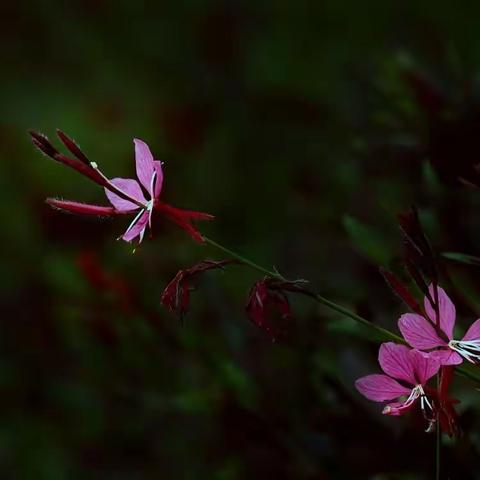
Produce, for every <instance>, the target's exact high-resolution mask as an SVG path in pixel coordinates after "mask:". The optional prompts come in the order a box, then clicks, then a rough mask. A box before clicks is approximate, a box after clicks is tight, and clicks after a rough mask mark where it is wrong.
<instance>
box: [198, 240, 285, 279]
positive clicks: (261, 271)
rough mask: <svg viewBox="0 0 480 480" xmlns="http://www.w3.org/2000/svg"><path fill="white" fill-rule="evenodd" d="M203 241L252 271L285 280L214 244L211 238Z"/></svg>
mask: <svg viewBox="0 0 480 480" xmlns="http://www.w3.org/2000/svg"><path fill="white" fill-rule="evenodd" d="M203 239H204V240H205V243H208V244H209V245H211V246H212V247H215V248H217V249H218V250H221V251H222V252H223V253H226V254H227V255H229V256H230V257H233V258H235V259H236V260H238V261H239V262H241V263H244V264H245V265H248V266H249V267H252V268H253V269H254V270H257V271H258V272H260V273H263V274H264V275H267V276H268V277H273V278H278V279H279V280H285V278H283V277H282V275H280V274H279V273H277V272H271V271H270V270H267V269H266V268H263V267H262V266H260V265H258V264H257V263H255V262H252V261H251V260H249V259H248V258H245V257H242V255H239V254H238V253H236V252H234V251H232V250H230V249H228V248H227V247H224V246H223V245H220V244H219V243H217V242H215V241H214V240H212V239H211V238H208V237H203Z"/></svg>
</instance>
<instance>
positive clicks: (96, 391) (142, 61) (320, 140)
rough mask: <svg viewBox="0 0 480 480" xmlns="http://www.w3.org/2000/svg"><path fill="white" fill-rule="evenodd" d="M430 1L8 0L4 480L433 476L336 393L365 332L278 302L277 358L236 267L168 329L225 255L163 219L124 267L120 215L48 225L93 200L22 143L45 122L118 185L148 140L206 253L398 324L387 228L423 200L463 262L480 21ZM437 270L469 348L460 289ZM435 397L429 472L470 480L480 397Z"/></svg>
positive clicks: (396, 252) (402, 431)
mask: <svg viewBox="0 0 480 480" xmlns="http://www.w3.org/2000/svg"><path fill="white" fill-rule="evenodd" d="M448 3H450V2H433V1H424V2H392V1H387V2H385V1H367V2H356V1H345V2H339V1H337V0H332V1H330V0H328V1H326V0H320V1H317V2H311V1H307V0H305V1H304V0H300V1H295V2H288V1H283V0H272V1H262V2H242V1H238V0H231V1H224V2H221V1H216V0H196V1H195V0H191V1H183V0H177V1H170V2H146V1H145V2H143V1H138V2H137V1H135V2H134V1H129V0H117V1H115V2H114V1H111V0H83V1H80V0H72V1H70V2H59V1H48V0H31V1H25V0H20V1H17V2H4V3H3V4H2V6H1V7H0V52H1V54H0V55H1V66H2V68H1V70H2V75H1V77H0V103H1V112H2V113H1V121H0V159H1V162H0V185H1V189H0V198H1V202H0V214H1V224H2V229H1V230H2V233H1V238H2V242H1V246H2V260H1V262H0V281H1V285H2V288H1V309H2V315H1V320H0V326H1V335H0V477H1V478H2V479H3V478H5V479H10V478H11V479H35V480H42V479H46V480H63V479H68V480H70V479H72V480H76V479H89V480H95V479H101V480H107V479H112V480H123V479H125V480H126V479H128V480H137V479H138V480H140V479H141V480H143V479H158V478H162V479H167V478H172V479H173V478H175V479H209V480H211V479H218V480H234V479H244V478H252V479H253V478H259V479H260V478H262V479H270V478H272V479H273V478H275V479H277V480H281V479H352V478H355V479H356V478H359V479H363V478H365V479H366V478H369V479H370V478H372V479H376V480H381V479H412V480H413V479H424V478H432V472H433V470H432V469H433V463H434V440H435V439H434V435H428V434H425V433H423V429H424V426H425V425H424V422H423V420H422V418H421V416H420V415H415V414H411V415H409V416H407V417H406V418H403V419H398V418H390V417H384V416H382V415H381V414H380V412H381V406H380V405H376V404H373V403H371V402H367V401H366V400H365V399H363V398H362V397H361V396H360V395H359V394H358V393H357V392H356V391H355V390H354V388H353V382H354V380H355V379H356V378H357V377H358V376H361V375H363V374H366V373H368V372H372V371H376V370H377V368H378V367H377V365H376V354H377V348H378V344H376V343H372V342H371V341H370V339H369V338H368V333H367V332H365V331H363V330H362V329H361V328H360V327H358V326H356V325H354V324H352V323H351V322H350V321H349V320H347V319H345V318H342V317H341V316H339V315H336V314H333V313H332V312H330V311H327V310H325V309H324V308H320V307H319V306H318V305H314V304H312V302H310V301H309V300H307V299H303V298H292V299H291V300H292V310H293V312H294V318H293V319H292V320H291V321H290V323H289V326H288V329H287V331H286V334H285V336H284V338H283V339H282V341H277V342H272V341H271V339H270V338H269V336H268V335H266V334H265V332H263V331H262V330H260V329H259V328H258V327H256V326H255V325H253V324H252V323H251V322H249V320H248V318H247V316H246V314H245V303H246V299H247V293H248V290H249V288H250V286H251V285H252V284H253V283H254V282H255V281H257V280H259V279H260V278H261V277H260V276H259V275H258V274H257V273H255V272H253V271H251V270H248V269H246V268H241V267H238V266H236V267H231V268H229V269H227V270H226V271H225V272H220V273H218V272H211V273H209V274H207V275H205V276H204V277H203V278H202V279H201V281H200V283H199V285H198V290H197V291H196V292H194V293H193V294H192V305H191V311H190V313H189V315H188V316H187V317H186V319H185V321H184V323H183V324H181V323H180V322H178V320H177V319H175V318H174V317H173V316H172V315H171V314H169V313H168V312H167V311H166V310H165V309H164V308H163V307H162V306H161V305H160V295H161V292H162V290H163V288H164V287H165V286H166V284H167V283H168V281H169V280H170V279H171V278H172V277H173V276H174V274H175V273H176V271H177V270H178V269H180V268H184V267H188V266H190V265H192V264H194V263H195V262H197V261H199V260H202V259H204V258H213V259H221V258H224V256H222V255H221V254H219V253H218V252H215V251H214V250H213V249H212V248H210V247H206V246H199V245H197V244H195V243H194V242H192V241H191V240H190V239H189V238H188V237H187V236H186V235H185V234H184V232H182V231H179V230H178V229H177V228H176V227H175V226H172V225H169V224H164V223H163V222H162V221H158V222H157V223H156V224H155V235H154V238H153V239H147V240H146V241H145V242H144V244H143V245H142V247H141V248H139V249H137V251H136V253H135V254H132V248H131V246H129V245H127V244H125V243H123V242H117V241H115V239H116V237H117V236H118V235H119V234H120V233H121V232H122V229H124V228H125V226H126V225H125V224H126V223H127V220H126V219H124V218H119V219H114V220H99V219H95V218H93V219H92V218H89V219H86V218H81V217H77V216H72V215H64V214H61V213H59V212H56V211H53V210H51V209H49V208H48V207H47V206H46V205H45V204H44V199H45V197H47V196H52V195H56V196H60V197H64V198H68V199H75V200H82V201H90V202H95V203H102V202H103V201H104V200H105V199H104V195H103V192H102V191H101V189H99V188H98V187H97V186H96V185H93V184H90V183H89V182H88V181H87V180H85V179H84V178H83V177H80V176H79V175H78V174H76V173H75V172H73V171H68V170H67V169H66V168H64V167H63V166H62V165H60V164H56V163H55V162H53V161H51V160H50V159H47V158H46V157H43V156H42V155H40V154H39V152H37V151H35V150H34V148H33V146H32V145H31V143H30V142H29V138H28V136H27V134H26V131H27V129H28V128H34V129H37V130H40V131H43V132H44V133H46V134H47V135H49V136H50V138H52V139H53V138H54V136H55V128H57V127H59V128H61V129H63V130H64V131H66V132H67V133H69V134H70V135H71V136H73V137H74V138H75V139H76V140H77V141H78V142H79V143H80V145H81V146H82V148H83V149H84V150H85V151H86V153H87V154H88V155H89V157H90V158H91V159H92V160H95V161H96V162H97V163H98V164H99V165H100V166H101V167H102V168H103V170H104V171H105V172H106V173H107V174H108V175H110V176H112V177H113V176H124V177H128V176H131V174H132V173H133V144H132V138H133V137H139V138H142V139H144V140H145V141H147V142H148V143H149V144H150V146H151V148H152V150H153V151H154V152H155V154H156V157H157V158H159V159H162V160H163V161H165V167H164V169H165V183H164V191H163V196H164V198H165V199H166V200H167V201H168V202H169V203H171V204H173V205H176V206H178V207H183V208H192V209H198V210H203V211H207V212H210V213H213V214H215V215H216V216H217V219H216V221H215V222H213V223H209V224H204V225H203V226H202V231H203V232H205V234H207V235H208V236H210V237H212V238H214V239H216V240H217V241H219V242H221V243H224V244H225V245H228V246H230V247H231V248H234V249H236V250H238V251H240V252H242V253H244V254H245V255H247V256H249V257H251V258H252V259H254V260H256V261H258V262H259V263H261V264H263V265H265V266H267V267H271V266H275V267H276V268H278V269H279V270H280V271H281V272H282V273H283V274H284V275H286V276H288V277H291V278H298V277H301V278H307V279H309V280H310V281H311V284H312V286H314V287H315V288H316V289H317V290H318V291H320V292H321V293H322V294H324V295H326V296H328V297H329V298H332V299H334V300H336V301H339V302H340V303H342V304H344V305H346V306H348V307H350V308H352V309H355V310H356V311H357V312H359V313H361V314H362V315H364V316H366V317H367V318H369V319H370V320H372V321H374V322H376V323H378V324H380V325H383V326H385V327H386V328H389V329H392V330H395V329H396V320H397V318H398V315H399V314H400V313H402V312H403V311H404V307H403V306H402V305H401V304H400V302H399V300H398V299H397V298H395V297H394V296H393V295H392V294H391V293H390V291H389V289H388V288H387V286H386V285H385V284H384V282H383V279H382V278H381V276H380V275H379V273H378V266H380V265H383V266H387V267H389V268H391V269H393V270H394V271H395V272H396V273H398V274H400V275H402V274H403V272H402V269H401V265H400V255H401V239H400V234H399V231H398V228H397V226H396V219H395V215H396V214H397V213H398V212H399V211H402V210H405V209H406V208H408V207H409V205H410V204H412V203H415V204H417V205H418V207H419V209H420V214H421V218H422V221H423V223H424V226H425V228H426V230H427V231H428V233H429V236H430V239H431V241H432V244H433V245H434V247H435V248H436V249H437V251H438V252H444V251H458V252H465V253H469V254H473V255H475V254H477V255H478V254H479V253H480V251H479V250H480V249H479V246H478V245H479V241H480V230H479V229H478V218H479V217H478V214H479V211H480V192H479V191H478V190H477V189H475V188H472V187H471V186H466V183H473V184H475V183H476V182H477V181H478V179H477V173H476V170H475V168H474V165H475V164H476V163H478V161H479V159H480V146H479V138H480V108H479V96H478V94H479V93H480V90H479V87H480V85H479V78H480V77H479V72H480V35H479V32H478V18H480V5H479V4H477V5H476V6H475V4H474V2H472V3H467V2H465V3H463V2H461V3H460V4H450V5H448ZM459 177H462V178H463V179H464V182H463V183H461V182H458V181H457V179H458V178H459ZM443 266H444V269H445V273H446V274H447V275H446V277H445V280H444V282H445V284H446V285H447V287H448V289H449V293H450V294H451V295H452V297H453V298H455V300H456V301H457V310H458V312H459V317H460V319H459V324H460V329H463V328H464V327H465V326H466V325H467V324H468V322H471V321H472V320H473V319H474V318H476V317H475V312H478V311H479V310H480V290H479V288H480V285H479V282H478V278H479V275H480V270H479V269H478V267H476V266H465V265H459V264H456V263H453V262H449V261H445V262H444V265H443ZM453 391H454V393H455V396H457V397H458V398H460V399H461V401H462V403H461V404H460V406H459V407H458V410H459V413H460V421H461V425H462V428H463V431H464V435H463V436H462V437H461V438H459V439H456V440H449V439H448V438H445V439H444V442H445V446H444V449H443V452H442V453H443V462H444V478H451V479H455V478H462V479H467V480H468V479H474V478H480V474H479V473H478V472H479V471H480V470H479V469H480V460H479V452H480V417H479V398H480V397H479V391H478V389H477V386H476V385H474V384H472V383H470V382H468V381H466V380H463V379H460V378H456V379H455V383H454V385H453ZM475 472H476V473H475Z"/></svg>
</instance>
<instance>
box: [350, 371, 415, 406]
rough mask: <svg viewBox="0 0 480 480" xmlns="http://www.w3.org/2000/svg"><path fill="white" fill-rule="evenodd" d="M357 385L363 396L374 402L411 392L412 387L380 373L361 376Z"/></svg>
mask: <svg viewBox="0 0 480 480" xmlns="http://www.w3.org/2000/svg"><path fill="white" fill-rule="evenodd" d="M355 387H357V390H358V391H359V392H360V393H361V394H362V395H363V396H365V397H367V398H368V399H369V400H373V401H374V402H384V401H386V400H393V399H395V398H398V397H401V396H402V395H408V394H409V393H410V389H408V388H405V387H403V386H402V385H400V384H399V383H398V382H397V381H396V380H394V379H393V378H390V377H388V376H387V375H380V374H374V375H367V376H366V377H362V378H359V379H358V380H357V381H356V382H355Z"/></svg>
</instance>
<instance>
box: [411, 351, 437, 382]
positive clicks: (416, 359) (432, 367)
mask: <svg viewBox="0 0 480 480" xmlns="http://www.w3.org/2000/svg"><path fill="white" fill-rule="evenodd" d="M409 355H410V358H411V360H412V364H413V367H414V368H415V376H416V378H417V381H418V382H420V383H421V384H422V385H425V383H427V382H428V380H430V378H432V377H433V376H434V375H435V374H437V373H438V371H439V370H440V362H439V361H438V360H436V359H435V358H432V357H431V355H429V354H428V353H424V352H419V351H418V350H410V353H409Z"/></svg>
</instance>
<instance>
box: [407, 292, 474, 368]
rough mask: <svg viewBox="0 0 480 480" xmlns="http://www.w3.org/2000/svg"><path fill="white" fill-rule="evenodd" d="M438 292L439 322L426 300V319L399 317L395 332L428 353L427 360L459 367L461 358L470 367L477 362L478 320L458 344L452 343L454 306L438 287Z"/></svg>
mask: <svg viewBox="0 0 480 480" xmlns="http://www.w3.org/2000/svg"><path fill="white" fill-rule="evenodd" d="M437 290H438V292H437V295H438V322H437V315H436V312H435V309H434V308H433V306H432V303H431V302H430V300H429V299H428V297H425V300H424V306H425V312H426V318H425V316H422V315H418V314H416V313H405V314H404V315H402V316H401V317H400V320H399V321H398V328H399V329H400V331H401V332H402V335H403V337H404V338H405V340H406V341H407V342H408V343H409V344H410V345H411V346H412V347H414V348H416V349H418V350H423V351H429V353H430V356H431V357H433V358H435V359H437V360H438V361H439V362H440V363H441V364H442V365H459V364H460V363H462V362H463V358H465V359H466V360H468V361H469V362H471V363H475V362H477V361H479V360H480V319H478V320H476V321H475V322H474V323H473V324H472V325H471V326H470V328H469V329H468V330H467V333H466V334H465V335H464V337H463V338H462V339H461V340H454V339H453V328H454V327H455V316H456V312H455V305H454V304H453V303H452V301H451V300H450V298H448V295H447V294H446V293H445V291H444V290H443V289H442V288H440V287H437ZM429 295H430V297H431V298H432V299H435V289H434V286H433V285H430V287H429ZM437 323H438V325H437ZM462 357H463V358H462Z"/></svg>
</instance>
